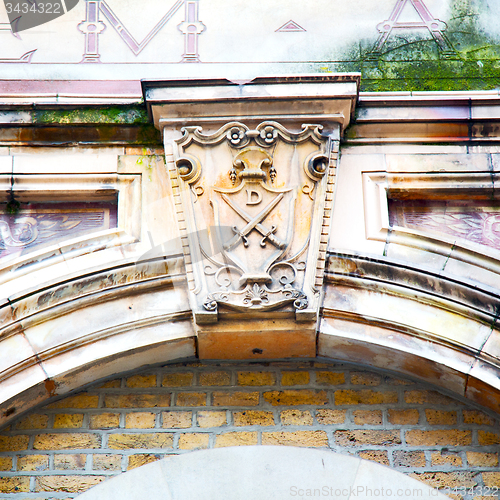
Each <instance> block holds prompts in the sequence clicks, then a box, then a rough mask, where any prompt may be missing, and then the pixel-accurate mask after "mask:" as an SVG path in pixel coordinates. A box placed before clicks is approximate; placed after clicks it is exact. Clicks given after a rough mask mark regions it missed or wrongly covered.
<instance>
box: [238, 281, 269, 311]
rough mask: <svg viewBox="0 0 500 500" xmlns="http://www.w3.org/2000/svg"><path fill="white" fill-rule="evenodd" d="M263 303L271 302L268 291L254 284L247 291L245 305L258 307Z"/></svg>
mask: <svg viewBox="0 0 500 500" xmlns="http://www.w3.org/2000/svg"><path fill="white" fill-rule="evenodd" d="M262 302H265V303H267V302H269V296H268V295H267V292H266V290H264V289H263V288H261V287H260V286H259V284H258V283H254V285H253V287H252V288H250V289H248V290H247V292H246V294H245V298H244V299H243V303H244V304H248V303H251V305H252V306H258V305H259V304H262Z"/></svg>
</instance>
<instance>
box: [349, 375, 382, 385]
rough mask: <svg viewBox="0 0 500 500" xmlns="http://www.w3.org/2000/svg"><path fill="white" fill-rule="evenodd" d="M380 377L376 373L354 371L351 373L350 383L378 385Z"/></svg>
mask: <svg viewBox="0 0 500 500" xmlns="http://www.w3.org/2000/svg"><path fill="white" fill-rule="evenodd" d="M381 380H382V377H381V376H380V375H377V374H376V373H369V372H354V373H351V384H354V385H380V382H381Z"/></svg>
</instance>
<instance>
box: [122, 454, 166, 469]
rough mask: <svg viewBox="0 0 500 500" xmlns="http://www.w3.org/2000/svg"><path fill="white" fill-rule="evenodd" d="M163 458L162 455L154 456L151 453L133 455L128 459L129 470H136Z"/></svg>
mask: <svg viewBox="0 0 500 500" xmlns="http://www.w3.org/2000/svg"><path fill="white" fill-rule="evenodd" d="M161 458H162V456H161V455H153V454H151V453H141V454H138V455H132V456H130V457H129V458H128V466H127V470H132V469H135V468H136V467H141V466H143V465H146V464H150V463H152V462H156V461H157V460H160V459H161Z"/></svg>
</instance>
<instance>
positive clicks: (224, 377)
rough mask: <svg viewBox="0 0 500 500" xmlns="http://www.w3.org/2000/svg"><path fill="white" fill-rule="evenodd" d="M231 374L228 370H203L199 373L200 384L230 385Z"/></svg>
mask: <svg viewBox="0 0 500 500" xmlns="http://www.w3.org/2000/svg"><path fill="white" fill-rule="evenodd" d="M230 384H231V375H230V374H229V373H228V372H223V371H217V372H204V373H201V374H200V385H215V386H218V385H230Z"/></svg>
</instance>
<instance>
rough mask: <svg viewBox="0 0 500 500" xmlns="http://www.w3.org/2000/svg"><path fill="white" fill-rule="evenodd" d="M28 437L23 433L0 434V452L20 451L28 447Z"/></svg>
mask: <svg viewBox="0 0 500 500" xmlns="http://www.w3.org/2000/svg"><path fill="white" fill-rule="evenodd" d="M29 440H30V437H29V436H24V435H20V434H18V435H14V436H0V453H2V452H4V451H21V450H27V449H28V443H29Z"/></svg>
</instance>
